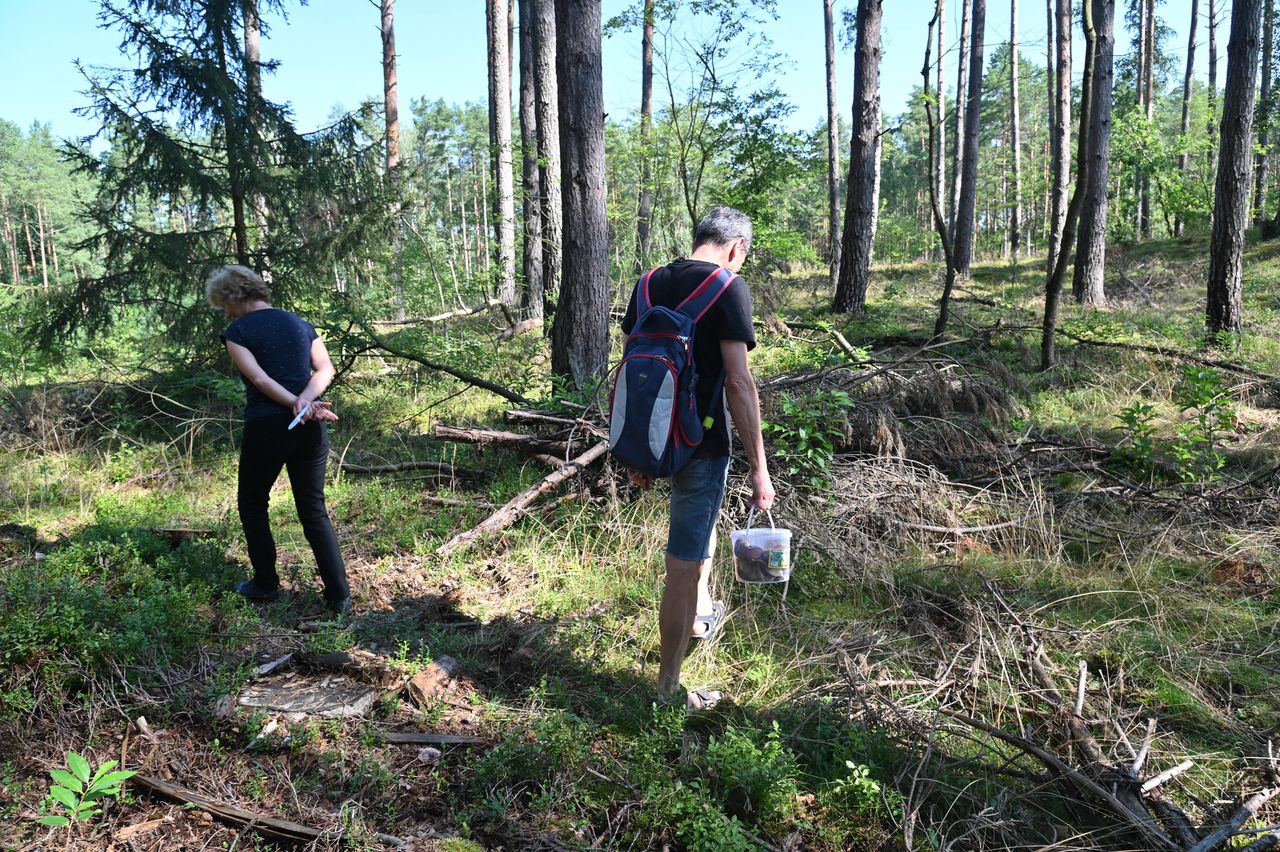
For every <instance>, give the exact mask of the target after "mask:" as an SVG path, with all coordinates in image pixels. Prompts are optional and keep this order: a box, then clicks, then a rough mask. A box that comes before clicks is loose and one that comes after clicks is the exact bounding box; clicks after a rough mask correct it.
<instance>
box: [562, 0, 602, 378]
mask: <svg viewBox="0 0 1280 852" xmlns="http://www.w3.org/2000/svg"><path fill="white" fill-rule="evenodd" d="M600 2H601V0H556V16H555V21H556V74H557V78H558V83H559V95H560V107H561V109H560V146H561V162H562V165H563V182H562V188H561V192H562V197H563V208H564V261H563V264H564V265H563V272H562V275H561V293H560V304H559V306H558V308H557V311H556V318H555V325H554V327H553V329H552V332H551V371H552V373H553V374H554V375H558V376H564V377H566V378H568V379H570V380H571V381H572V383H573V385H574V386H576V387H577V388H579V389H581V390H588V389H590V388H591V387H593V386H594V385H595V383H596V382H597V381H598V380H599V379H600V378H601V377H603V375H604V373H605V367H606V363H607V361H608V357H609V256H608V236H609V235H608V220H607V218H606V212H605V184H604V85H603V79H602V65H601V33H600Z"/></svg>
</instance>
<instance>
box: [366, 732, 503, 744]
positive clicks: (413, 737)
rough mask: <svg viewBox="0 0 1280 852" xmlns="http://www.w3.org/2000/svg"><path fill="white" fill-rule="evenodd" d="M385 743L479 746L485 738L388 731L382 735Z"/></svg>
mask: <svg viewBox="0 0 1280 852" xmlns="http://www.w3.org/2000/svg"><path fill="white" fill-rule="evenodd" d="M380 736H381V737H382V741H383V742H387V743H394V744H396V745H479V744H481V743H483V742H484V741H485V740H484V737H467V736H463V735H461V734H427V733H418V732H416V731H386V732H384V733H382V734H381V735H380Z"/></svg>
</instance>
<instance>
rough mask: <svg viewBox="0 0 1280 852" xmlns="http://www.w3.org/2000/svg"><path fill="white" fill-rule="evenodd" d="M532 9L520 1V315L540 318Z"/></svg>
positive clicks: (539, 201) (539, 216)
mask: <svg viewBox="0 0 1280 852" xmlns="http://www.w3.org/2000/svg"><path fill="white" fill-rule="evenodd" d="M533 15H534V10H533V9H532V7H531V0H520V151H521V154H522V155H523V157H522V160H521V162H522V166H523V169H522V171H521V183H522V184H523V188H524V255H523V257H524V263H523V269H524V287H523V288H522V289H521V291H520V312H521V314H523V315H524V317H525V318H526V319H536V318H538V317H541V316H542V175H541V174H540V173H539V171H538V85H537V80H536V78H535V77H534V73H533V65H534V62H533V58H534V46H533V44H534V27H533Z"/></svg>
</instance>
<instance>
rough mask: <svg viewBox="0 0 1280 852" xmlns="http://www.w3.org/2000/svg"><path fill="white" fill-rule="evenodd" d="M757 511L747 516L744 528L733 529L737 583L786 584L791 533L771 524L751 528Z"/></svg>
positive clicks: (789, 566) (770, 520) (789, 575)
mask: <svg viewBox="0 0 1280 852" xmlns="http://www.w3.org/2000/svg"><path fill="white" fill-rule="evenodd" d="M755 514H756V510H755V507H754V506H753V507H752V508H751V511H750V512H749V513H748V514H747V528H746V529H745V530H734V531H733V532H732V533H731V534H730V538H731V539H732V540H733V564H734V569H735V573H736V574H737V576H738V580H739V581H740V582H743V583H785V582H787V580H789V579H790V578H791V530H784V529H781V528H779V527H775V526H774V525H773V514H772V513H771V512H770V513H767V514H768V516H769V526H768V527H757V528H754V529H753V528H752V526H751V523H752V521H753V520H754V519H755Z"/></svg>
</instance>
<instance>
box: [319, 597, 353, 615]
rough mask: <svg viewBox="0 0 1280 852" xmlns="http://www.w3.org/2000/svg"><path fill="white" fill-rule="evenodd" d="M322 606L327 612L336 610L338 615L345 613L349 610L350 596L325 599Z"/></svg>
mask: <svg viewBox="0 0 1280 852" xmlns="http://www.w3.org/2000/svg"><path fill="white" fill-rule="evenodd" d="M324 608H325V609H327V610H329V612H336V613H337V614H338V615H346V614H347V613H348V612H350V611H351V598H350V597H345V598H343V599H342V600H340V601H328V600H327V601H325V602H324Z"/></svg>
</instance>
